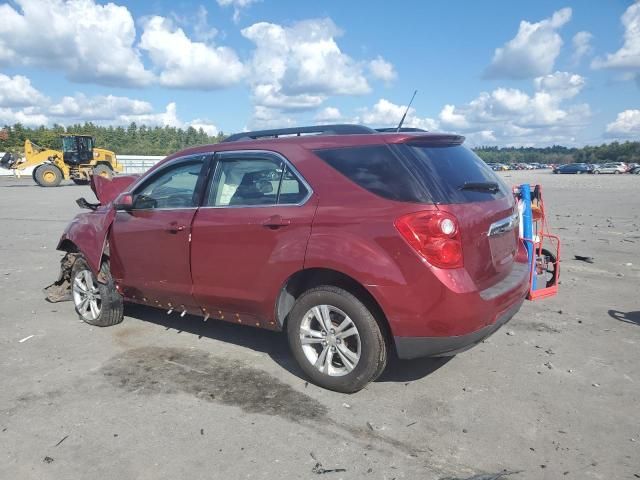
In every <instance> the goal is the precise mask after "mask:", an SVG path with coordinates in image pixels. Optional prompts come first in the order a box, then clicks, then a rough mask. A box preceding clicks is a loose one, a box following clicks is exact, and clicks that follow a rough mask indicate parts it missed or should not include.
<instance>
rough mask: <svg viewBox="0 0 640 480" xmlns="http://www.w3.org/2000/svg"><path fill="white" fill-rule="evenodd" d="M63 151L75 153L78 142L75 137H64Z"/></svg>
mask: <svg viewBox="0 0 640 480" xmlns="http://www.w3.org/2000/svg"><path fill="white" fill-rule="evenodd" d="M62 151H63V152H75V151H76V142H75V138H74V137H62Z"/></svg>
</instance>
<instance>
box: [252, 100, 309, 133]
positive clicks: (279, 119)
mask: <svg viewBox="0 0 640 480" xmlns="http://www.w3.org/2000/svg"><path fill="white" fill-rule="evenodd" d="M296 124H297V122H296V121H295V120H294V119H293V118H291V117H289V116H286V115H284V114H283V113H282V112H281V111H280V110H278V109H273V108H269V107H265V106H262V105H256V106H255V107H254V108H253V114H252V115H251V118H250V119H249V125H248V127H249V129H251V130H260V129H266V128H286V127H293V126H295V125H296Z"/></svg>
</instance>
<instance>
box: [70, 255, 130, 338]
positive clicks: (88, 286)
mask: <svg viewBox="0 0 640 480" xmlns="http://www.w3.org/2000/svg"><path fill="white" fill-rule="evenodd" d="M101 273H102V276H104V277H105V278H106V280H107V282H106V283H101V282H98V280H97V279H96V277H95V275H94V274H93V272H92V271H91V269H90V268H89V265H88V264H87V262H86V260H85V259H84V258H83V257H81V256H80V257H78V258H77V259H76V261H75V263H74V264H73V267H72V269H71V279H72V280H71V294H72V298H73V304H74V305H75V307H76V312H77V313H78V316H79V317H80V319H81V320H83V321H85V322H86V323H89V324H91V325H95V326H97V327H109V326H111V325H116V324H117V323H120V322H122V319H123V300H122V296H121V295H120V294H119V293H118V292H117V291H116V288H115V285H114V283H113V280H112V278H111V274H110V272H109V267H108V264H107V263H103V264H102V268H101Z"/></svg>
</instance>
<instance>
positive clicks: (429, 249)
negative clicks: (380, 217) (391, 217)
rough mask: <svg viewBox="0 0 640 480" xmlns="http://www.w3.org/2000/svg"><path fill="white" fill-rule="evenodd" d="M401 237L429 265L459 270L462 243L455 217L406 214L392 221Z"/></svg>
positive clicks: (461, 259)
mask: <svg viewBox="0 0 640 480" xmlns="http://www.w3.org/2000/svg"><path fill="white" fill-rule="evenodd" d="M395 226H396V228H397V229H398V231H399V232H400V234H401V235H402V237H403V238H404V239H405V240H406V241H407V242H408V243H409V245H411V246H412V247H413V248H414V249H415V251H416V252H418V254H419V255H420V256H421V257H422V258H424V259H425V260H426V261H428V262H429V263H430V264H431V265H433V266H435V267H439V268H460V267H462V266H463V258H462V241H461V240H460V228H459V225H458V220H457V219H456V217H454V216H453V215H451V214H450V213H447V212H442V211H429V212H417V213H410V214H409V215H405V216H403V217H400V218H398V219H397V220H396V221H395Z"/></svg>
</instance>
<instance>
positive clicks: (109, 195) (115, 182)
mask: <svg viewBox="0 0 640 480" xmlns="http://www.w3.org/2000/svg"><path fill="white" fill-rule="evenodd" d="M138 178H140V175H119V176H117V177H113V178H112V179H108V178H105V177H101V176H100V175H92V176H91V189H92V190H93V192H94V193H95V194H96V198H97V199H98V201H99V202H100V203H101V204H102V205H106V204H107V203H111V202H112V201H113V200H114V199H115V198H116V197H117V196H118V195H119V194H120V192H123V191H124V190H125V189H126V188H127V187H128V186H129V185H131V184H132V183H133V182H135V181H136V180H138Z"/></svg>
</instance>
